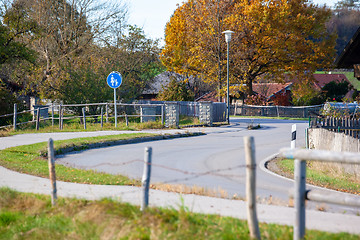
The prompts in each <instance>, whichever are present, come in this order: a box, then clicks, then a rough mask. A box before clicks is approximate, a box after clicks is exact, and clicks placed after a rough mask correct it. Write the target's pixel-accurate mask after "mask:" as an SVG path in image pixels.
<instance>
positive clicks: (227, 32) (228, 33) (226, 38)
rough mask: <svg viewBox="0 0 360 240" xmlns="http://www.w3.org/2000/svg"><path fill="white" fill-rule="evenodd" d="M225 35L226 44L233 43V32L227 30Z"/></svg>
mask: <svg viewBox="0 0 360 240" xmlns="http://www.w3.org/2000/svg"><path fill="white" fill-rule="evenodd" d="M223 33H224V34H225V42H226V43H229V42H230V41H231V34H233V33H234V32H233V31H230V30H226V31H224V32H223Z"/></svg>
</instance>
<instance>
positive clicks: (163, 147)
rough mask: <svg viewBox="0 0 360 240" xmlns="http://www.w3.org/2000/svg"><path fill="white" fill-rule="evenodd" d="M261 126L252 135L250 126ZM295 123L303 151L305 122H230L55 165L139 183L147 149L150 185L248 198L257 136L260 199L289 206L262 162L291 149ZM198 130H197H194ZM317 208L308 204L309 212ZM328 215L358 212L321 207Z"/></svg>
mask: <svg viewBox="0 0 360 240" xmlns="http://www.w3.org/2000/svg"><path fill="white" fill-rule="evenodd" d="M251 122H254V124H256V125H257V124H260V125H261V128H260V129H257V130H248V129H247V126H248V124H249V123H251ZM295 123H296V124H297V144H298V146H304V143H305V128H306V127H307V126H308V123H307V122H306V121H290V120H273V119H270V120H269V119H240V118H232V119H231V125H230V126H223V127H218V128H201V129H198V131H204V132H206V133H207V134H206V135H203V136H198V137H191V138H177V139H170V140H162V141H154V142H146V143H137V144H130V145H121V146H113V147H107V148H100V149H92V150H87V151H83V152H78V153H73V154H68V155H65V156H60V157H59V158H58V159H57V161H58V162H59V163H61V164H65V165H70V166H73V167H78V168H84V169H94V170H97V171H102V172H107V173H113V174H123V175H127V176H129V177H130V178H137V179H140V178H141V176H142V172H143V162H142V161H143V158H144V148H145V147H146V146H151V147H152V148H153V167H152V175H151V182H152V183H169V184H186V185H189V186H193V185H197V186H201V187H205V188H208V189H214V190H219V189H220V190H221V191H222V190H224V191H226V192H227V193H228V195H229V196H233V195H235V194H236V195H237V196H240V197H245V167H244V165H245V156H244V151H243V149H244V143H243V137H244V136H248V135H251V136H254V138H255V145H256V161H257V163H258V169H257V195H258V196H259V197H260V198H261V199H262V201H263V202H266V203H269V202H271V203H274V204H287V202H288V199H289V197H288V192H289V190H290V189H291V188H292V187H293V182H292V180H288V179H285V178H281V177H279V176H276V175H274V174H272V173H269V172H268V171H263V168H261V162H262V161H263V160H264V159H266V158H269V156H272V155H274V154H276V153H277V152H278V151H279V149H280V148H283V147H289V146H290V140H291V126H292V124H295ZM192 131H196V129H192ZM317 205H318V204H315V203H310V204H308V207H309V208H316V206H317ZM322 207H325V208H326V209H327V210H328V211H336V212H338V211H341V212H343V211H354V213H356V212H359V209H355V210H354V209H352V208H347V207H340V209H339V207H337V208H336V209H334V208H333V206H330V205H326V206H325V205H324V204H322Z"/></svg>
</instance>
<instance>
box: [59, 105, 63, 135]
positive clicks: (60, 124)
mask: <svg viewBox="0 0 360 240" xmlns="http://www.w3.org/2000/svg"><path fill="white" fill-rule="evenodd" d="M59 129H60V130H62V129H63V126H62V106H61V104H60V105H59Z"/></svg>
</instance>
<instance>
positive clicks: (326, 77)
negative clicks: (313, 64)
mask: <svg viewBox="0 0 360 240" xmlns="http://www.w3.org/2000/svg"><path fill="white" fill-rule="evenodd" d="M314 78H315V80H316V81H315V82H314V85H315V87H316V88H317V89H321V88H323V87H324V86H325V85H326V84H328V83H329V82H332V81H337V82H340V81H342V80H345V81H347V82H349V80H348V79H347V78H346V76H345V75H344V74H314Z"/></svg>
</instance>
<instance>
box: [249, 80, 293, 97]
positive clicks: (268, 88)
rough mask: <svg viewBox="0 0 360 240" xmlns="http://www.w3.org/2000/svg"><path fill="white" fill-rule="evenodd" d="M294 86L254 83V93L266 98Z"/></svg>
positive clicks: (289, 84)
mask: <svg viewBox="0 0 360 240" xmlns="http://www.w3.org/2000/svg"><path fill="white" fill-rule="evenodd" d="M291 85H292V83H291V82H289V83H253V85H252V87H253V91H254V92H256V93H257V94H260V95H263V96H264V97H266V98H269V97H271V96H272V95H274V94H276V93H278V92H280V91H282V90H284V89H285V88H287V87H290V86H291Z"/></svg>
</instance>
